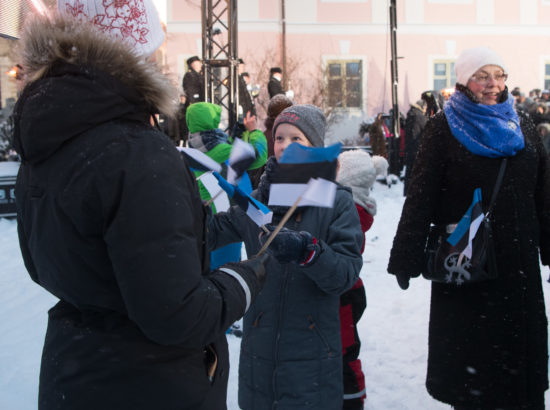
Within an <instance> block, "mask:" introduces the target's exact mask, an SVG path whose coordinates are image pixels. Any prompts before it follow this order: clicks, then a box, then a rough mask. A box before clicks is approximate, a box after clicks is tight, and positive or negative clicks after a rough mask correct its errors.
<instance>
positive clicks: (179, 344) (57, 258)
mask: <svg viewBox="0 0 550 410" xmlns="http://www.w3.org/2000/svg"><path fill="white" fill-rule="evenodd" d="M130 3H132V4H134V5H135V4H138V3H139V4H138V6H139V7H136V8H135V9H133V12H132V13H125V10H127V9H128V7H129V4H130ZM104 4H107V2H104V1H101V0H62V1H59V10H58V11H52V12H51V14H50V15H49V16H47V17H45V16H38V15H37V16H33V17H29V18H28V19H27V21H26V25H25V29H24V30H23V32H22V35H21V39H20V43H19V47H20V50H19V58H20V63H21V64H22V66H23V67H24V69H25V72H26V77H25V81H26V84H25V87H24V89H23V90H22V93H21V96H20V98H19V100H18V102H17V105H16V107H15V109H14V127H15V144H16V147H17V150H18V152H19V153H20V155H21V158H22V163H21V167H20V170H19V175H18V178H17V185H16V191H17V219H18V229H19V242H20V246H21V253H22V255H23V259H24V262H25V266H26V268H27V270H28V272H29V274H30V276H31V278H32V280H34V281H35V282H36V283H38V284H39V285H40V286H42V287H43V288H45V289H46V290H47V291H48V292H50V293H51V294H53V295H54V296H56V297H57V298H58V299H59V302H58V303H57V304H56V305H55V306H54V307H52V308H51V309H50V311H49V319H48V327H47V331H46V336H45V341H44V348H43V352H42V363H41V368H40V384H39V393H38V409H40V410H49V409H58V410H59V409H60V410H75V409H79V410H97V409H117V410H120V409H123V410H124V409H128V410H130V409H132V410H136V409H138V410H139V409H141V410H150V409H183V408H186V409H191V408H192V409H206V410H217V409H225V408H226V400H227V399H226V393H227V377H228V373H229V360H228V349H227V341H226V339H225V334H224V332H225V330H226V329H227V328H228V326H229V325H230V324H231V323H233V322H234V321H235V320H237V319H238V318H239V317H241V316H242V315H243V314H244V312H245V311H246V309H247V308H248V306H249V304H250V303H251V302H253V301H254V299H255V297H256V295H257V294H258V293H259V291H260V290H261V287H262V281H263V279H262V278H263V277H264V274H265V269H264V267H263V264H264V263H265V261H264V260H262V259H259V258H258V259H255V260H250V261H245V262H241V263H234V264H228V265H225V266H224V267H222V268H220V269H218V270H215V271H213V272H211V271H210V269H209V264H208V256H209V254H208V249H206V247H205V243H206V238H205V232H206V229H205V219H206V212H205V209H204V207H203V206H202V202H201V199H200V196H199V192H198V189H197V184H196V182H195V178H194V177H193V175H192V173H191V172H190V170H189V167H188V165H187V163H186V161H185V160H184V159H183V158H182V156H181V155H180V153H179V152H178V151H177V150H176V148H175V147H174V146H173V143H172V142H171V141H170V140H169V138H168V137H167V136H166V135H164V134H163V133H162V132H160V130H158V129H157V128H155V127H154V126H152V125H151V124H152V123H151V118H152V117H153V116H154V114H156V113H159V112H161V113H164V114H166V115H173V114H174V113H175V109H176V108H177V105H176V103H177V100H178V99H177V89H176V88H175V87H173V86H172V84H171V82H170V80H169V79H168V78H167V77H165V76H164V75H163V74H162V73H161V70H160V68H159V67H158V66H157V65H156V63H154V62H153V59H151V58H150V57H151V55H152V54H153V53H154V52H155V50H156V49H157V47H158V46H159V45H160V44H161V43H162V41H163V38H164V35H163V31H162V27H161V23H160V20H159V19H158V16H157V14H156V11H155V8H154V6H153V3H152V2H151V1H150V0H141V1H139V2H130V1H125V0H121V1H118V2H115V3H111V4H110V5H109V6H108V7H107V6H105V5H104ZM112 8H115V10H113V9H112ZM117 8H121V10H117ZM113 13H116V14H117V15H118V16H119V17H118V18H117V19H116V21H115V19H113V18H111V17H109V16H111V15H112V14H113ZM121 20H123V21H121ZM121 24H124V25H125V26H126V27H132V28H133V29H134V31H131V32H125V33H124V34H125V35H124V36H122V35H121V30H120V27H121Z"/></svg>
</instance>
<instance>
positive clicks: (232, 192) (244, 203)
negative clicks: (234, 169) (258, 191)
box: [213, 172, 273, 226]
mask: <svg viewBox="0 0 550 410" xmlns="http://www.w3.org/2000/svg"><path fill="white" fill-rule="evenodd" d="M213 175H214V176H215V177H216V179H217V180H218V184H219V185H220V187H221V188H222V189H223V190H224V191H225V192H227V195H228V196H229V198H231V199H233V200H234V201H235V203H236V204H237V205H238V206H239V207H240V208H241V209H242V210H244V211H245V212H246V214H247V215H248V216H249V217H250V219H252V220H253V221H254V222H255V223H256V225H258V226H263V225H266V224H268V223H271V219H272V218H273V212H271V210H270V209H269V208H268V207H267V206H265V205H264V204H262V203H261V202H260V201H258V200H256V199H254V198H252V197H251V196H250V195H248V194H246V193H245V192H244V191H243V190H242V189H241V188H239V187H238V186H235V185H232V184H230V183H229V182H227V181H226V180H225V179H224V178H223V177H222V176H221V175H220V174H219V173H217V172H214V173H213Z"/></svg>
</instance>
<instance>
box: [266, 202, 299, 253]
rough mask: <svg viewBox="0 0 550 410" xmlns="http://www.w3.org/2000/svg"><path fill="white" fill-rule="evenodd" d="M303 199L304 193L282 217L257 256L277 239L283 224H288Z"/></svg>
mask: <svg viewBox="0 0 550 410" xmlns="http://www.w3.org/2000/svg"><path fill="white" fill-rule="evenodd" d="M301 200H302V195H300V196H299V197H298V199H296V202H294V204H293V205H292V206H291V207H290V209H289V210H288V211H286V214H285V216H283V219H281V222H279V224H278V225H277V227H276V228H275V230H274V231H273V232H272V233H271V235H269V238H267V241H266V242H265V243H264V246H262V249H260V251H259V252H258V253H257V254H256V256H260V255H261V254H262V253H264V252H265V251H266V249H267V248H268V246H269V245H270V244H271V242H273V239H275V237H276V236H277V234H278V233H279V232H280V231H281V229H283V226H284V225H285V224H286V222H287V221H288V219H289V218H290V217H291V215H292V214H293V213H294V211H295V210H296V208H298V204H299V203H300V201H301ZM266 229H267V228H266Z"/></svg>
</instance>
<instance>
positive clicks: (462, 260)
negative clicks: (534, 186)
mask: <svg viewBox="0 0 550 410" xmlns="http://www.w3.org/2000/svg"><path fill="white" fill-rule="evenodd" d="M505 168H506V158H504V159H503V160H502V162H501V164H500V170H499V173H498V177H497V180H496V183H495V187H494V189H493V193H492V196H491V202H490V203H489V208H488V210H487V212H486V213H485V216H484V218H483V220H482V222H481V224H480V226H479V228H478V230H477V233H476V236H475V237H474V239H473V241H472V258H471V259H468V257H467V256H465V255H464V254H461V252H460V251H459V250H458V249H457V248H456V247H455V246H453V245H451V244H450V243H449V242H447V238H448V237H449V235H450V234H451V233H452V230H454V227H456V224H454V225H444V226H440V225H432V226H431V227H430V233H429V235H428V240H427V242H426V250H425V256H426V259H427V263H426V272H423V273H422V276H424V277H425V278H426V279H429V280H431V281H434V282H440V283H447V284H450V285H456V286H460V285H464V284H468V283H474V282H481V281H486V280H491V279H496V278H497V277H498V270H497V264H496V256H495V249H494V241H493V232H492V229H491V221H490V216H491V212H492V210H493V206H494V204H495V200H496V197H497V194H498V191H499V189H500V185H501V183H502V179H503V177H504V170H505Z"/></svg>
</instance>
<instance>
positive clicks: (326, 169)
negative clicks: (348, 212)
mask: <svg viewBox="0 0 550 410" xmlns="http://www.w3.org/2000/svg"><path fill="white" fill-rule="evenodd" d="M340 147H341V144H334V145H331V146H329V147H326V148H325V147H321V148H316V147H306V146H304V145H301V144H298V143H293V144H290V145H289V146H288V147H287V148H286V149H285V151H284V152H283V155H282V156H281V159H280V161H279V163H278V164H277V170H276V172H275V174H274V176H273V179H272V181H271V187H270V190H269V202H268V205H281V206H292V205H294V203H296V201H297V200H298V199H299V198H301V199H300V202H299V206H321V207H327V208H330V207H332V205H333V204H334V198H335V196H336V184H335V183H334V180H335V179H336V168H337V158H338V154H339V153H340Z"/></svg>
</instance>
